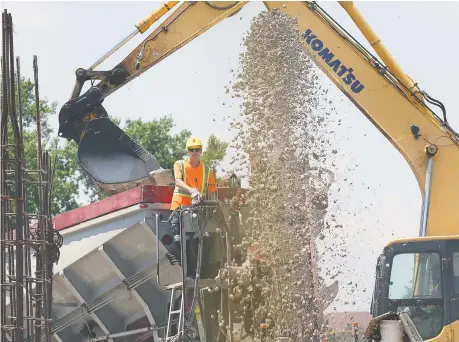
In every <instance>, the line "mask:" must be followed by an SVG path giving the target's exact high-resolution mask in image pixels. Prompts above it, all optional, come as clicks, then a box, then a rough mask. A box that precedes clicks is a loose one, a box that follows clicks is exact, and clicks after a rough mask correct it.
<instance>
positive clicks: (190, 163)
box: [171, 137, 217, 271]
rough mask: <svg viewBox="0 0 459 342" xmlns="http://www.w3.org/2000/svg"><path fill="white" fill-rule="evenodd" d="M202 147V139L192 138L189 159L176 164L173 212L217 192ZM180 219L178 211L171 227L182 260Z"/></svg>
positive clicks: (188, 143)
mask: <svg viewBox="0 0 459 342" xmlns="http://www.w3.org/2000/svg"><path fill="white" fill-rule="evenodd" d="M202 147H203V145H202V141H201V139H199V138H197V137H190V138H189V139H188V140H187V142H186V149H187V151H188V156H189V158H188V159H184V160H178V161H176V162H175V164H174V178H175V190H174V195H173V197H172V203H171V210H172V211H174V210H175V209H177V208H178V207H180V206H191V205H195V204H199V203H200V202H201V201H202V200H203V198H204V197H205V196H206V195H207V194H208V193H211V192H216V191H217V186H216V184H215V178H214V175H213V172H212V170H211V169H210V167H208V166H207V165H204V163H203V162H202V161H201V154H202ZM179 218H180V216H179V212H178V211H175V212H173V213H172V218H171V226H172V232H173V234H174V241H175V245H176V248H175V250H176V252H175V253H174V254H176V253H177V255H176V257H177V259H180V257H179V255H178V251H177V247H178V248H179V246H180V244H179V242H180V223H179ZM187 239H188V237H187ZM187 249H188V248H187ZM189 270H190V269H189ZM190 271H191V270H190Z"/></svg>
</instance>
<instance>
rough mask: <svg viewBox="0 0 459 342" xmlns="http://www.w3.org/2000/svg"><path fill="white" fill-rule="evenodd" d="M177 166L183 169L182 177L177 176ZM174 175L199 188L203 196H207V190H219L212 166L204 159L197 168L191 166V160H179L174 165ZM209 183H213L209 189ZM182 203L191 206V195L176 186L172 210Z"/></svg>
mask: <svg viewBox="0 0 459 342" xmlns="http://www.w3.org/2000/svg"><path fill="white" fill-rule="evenodd" d="M177 164H178V165H177ZM177 167H178V168H179V170H180V171H181V177H177V173H176V171H177ZM174 177H175V178H181V179H182V181H184V182H185V184H186V185H188V186H191V187H193V188H196V189H198V190H199V192H200V193H201V195H202V196H205V194H206V192H213V191H217V187H216V186H215V180H214V177H213V175H212V172H211V170H210V167H208V166H207V165H204V163H203V162H202V161H201V162H200V163H199V166H198V167H196V168H193V167H191V164H190V161H189V160H179V161H177V162H176V163H175V165H174ZM209 183H213V184H210V185H212V187H211V188H210V189H208V187H209ZM181 205H183V206H190V205H191V195H190V194H189V193H188V191H185V190H182V189H180V188H179V187H178V186H176V187H175V189H174V195H173V196H172V203H171V210H174V209H176V208H177V207H179V206H181Z"/></svg>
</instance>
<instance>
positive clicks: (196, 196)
mask: <svg viewBox="0 0 459 342" xmlns="http://www.w3.org/2000/svg"><path fill="white" fill-rule="evenodd" d="M201 201H202V197H201V194H200V193H199V191H198V190H196V189H193V191H192V192H191V204H192V205H195V204H199V203H201Z"/></svg>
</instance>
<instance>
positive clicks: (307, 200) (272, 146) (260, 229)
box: [231, 11, 336, 341]
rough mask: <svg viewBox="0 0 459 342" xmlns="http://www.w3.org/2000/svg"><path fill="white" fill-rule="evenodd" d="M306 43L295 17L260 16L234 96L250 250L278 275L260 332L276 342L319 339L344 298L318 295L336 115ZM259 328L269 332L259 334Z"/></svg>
mask: <svg viewBox="0 0 459 342" xmlns="http://www.w3.org/2000/svg"><path fill="white" fill-rule="evenodd" d="M298 37H299V32H298V28H297V26H296V23H295V21H294V19H293V18H291V17H289V16H287V15H285V14H283V13H281V12H279V11H269V12H262V13H261V14H259V15H258V16H257V17H256V18H254V19H253V21H252V23H251V27H250V30H249V32H248V34H247V35H246V37H245V38H244V42H243V47H244V52H243V53H242V54H241V56H240V70H239V71H238V74H237V75H236V79H237V82H236V83H235V84H234V85H233V87H232V89H231V92H232V96H233V97H234V98H236V99H238V100H240V101H241V110H240V114H241V117H240V119H239V120H236V121H235V122H233V123H232V127H233V129H234V130H235V131H236V132H237V133H238V134H237V138H235V140H234V141H233V144H232V146H233V147H234V148H235V149H236V150H237V151H238V153H237V156H236V157H235V159H234V160H233V161H232V163H233V164H234V165H239V166H240V167H241V168H240V170H242V169H243V168H245V170H246V171H247V173H248V174H249V182H250V189H251V191H250V194H249V196H248V202H249V205H250V206H251V208H252V209H251V214H250V217H249V219H248V222H247V223H248V224H247V227H248V228H247V229H248V231H247V236H246V238H245V239H246V241H245V243H246V244H247V245H251V246H256V247H257V248H258V249H259V251H260V253H261V254H262V255H263V256H264V257H265V260H266V262H267V264H268V265H269V268H270V270H271V273H270V274H269V276H267V279H266V283H267V284H269V286H267V287H266V288H264V293H265V294H264V298H267V299H266V300H265V301H264V302H263V305H261V306H260V307H259V308H258V309H257V312H256V313H255V314H254V315H255V319H254V323H253V331H254V332H255V335H256V336H255V337H262V336H261V335H260V334H262V335H263V339H268V340H270V339H275V338H279V337H291V338H293V340H295V341H311V340H314V339H313V336H317V333H318V331H320V330H321V317H322V311H323V309H324V307H325V306H326V305H327V304H328V303H329V302H330V301H331V300H332V299H333V297H334V296H335V295H336V286H335V287H333V289H334V290H335V293H332V292H333V291H331V290H329V291H319V285H320V280H319V278H318V276H317V273H316V272H315V269H316V266H315V261H314V254H315V242H314V241H315V239H316V238H317V237H318V236H319V234H320V233H321V230H322V229H323V226H324V216H325V214H326V210H327V207H328V190H329V187H330V185H331V184H332V182H333V173H332V172H331V171H329V170H328V169H326V168H325V167H324V165H325V162H326V161H327V160H328V159H329V158H330V156H329V155H328V152H327V148H328V147H329V145H330V144H329V141H328V135H327V134H326V131H327V129H326V126H327V123H328V120H329V118H328V117H329V114H330V113H329V112H327V110H326V109H325V108H326V106H325V105H324V104H325V102H326V101H328V100H327V99H326V97H325V96H324V95H325V93H326V91H325V90H323V89H322V87H321V85H320V84H319V73H320V71H319V70H318V69H317V67H316V66H315V65H314V64H313V61H312V60H311V59H310V57H309V56H308V55H307V53H306V52H305V51H304V49H303V47H302V45H301V43H300V41H299V39H298ZM335 285H336V284H335ZM319 292H320V293H321V294H322V293H327V296H328V298H325V295H320V294H319ZM260 321H263V322H268V323H269V324H270V328H269V329H264V330H263V329H261V330H260V329H258V322H260ZM257 334H258V335H257Z"/></svg>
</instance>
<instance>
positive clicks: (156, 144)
mask: <svg viewBox="0 0 459 342" xmlns="http://www.w3.org/2000/svg"><path fill="white" fill-rule="evenodd" d="M174 127H175V124H174V120H173V119H172V117H171V116H164V117H161V118H160V119H159V120H156V119H155V120H151V121H146V122H144V121H142V120H141V119H137V120H128V121H126V125H125V127H124V131H125V132H126V133H127V134H128V135H129V136H130V137H131V138H132V139H134V140H136V141H137V142H138V143H139V144H140V145H142V146H143V148H145V149H146V150H147V151H148V152H150V153H151V154H153V155H154V156H155V157H156V159H157V160H158V162H159V165H161V167H162V168H164V169H172V168H173V167H174V162H175V161H176V160H178V159H181V158H183V157H184V155H185V153H186V150H185V143H186V140H187V139H188V138H189V137H190V136H191V132H190V131H189V130H187V129H185V130H182V131H180V132H179V133H178V134H172V133H171V131H172V129H173V128H174Z"/></svg>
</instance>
